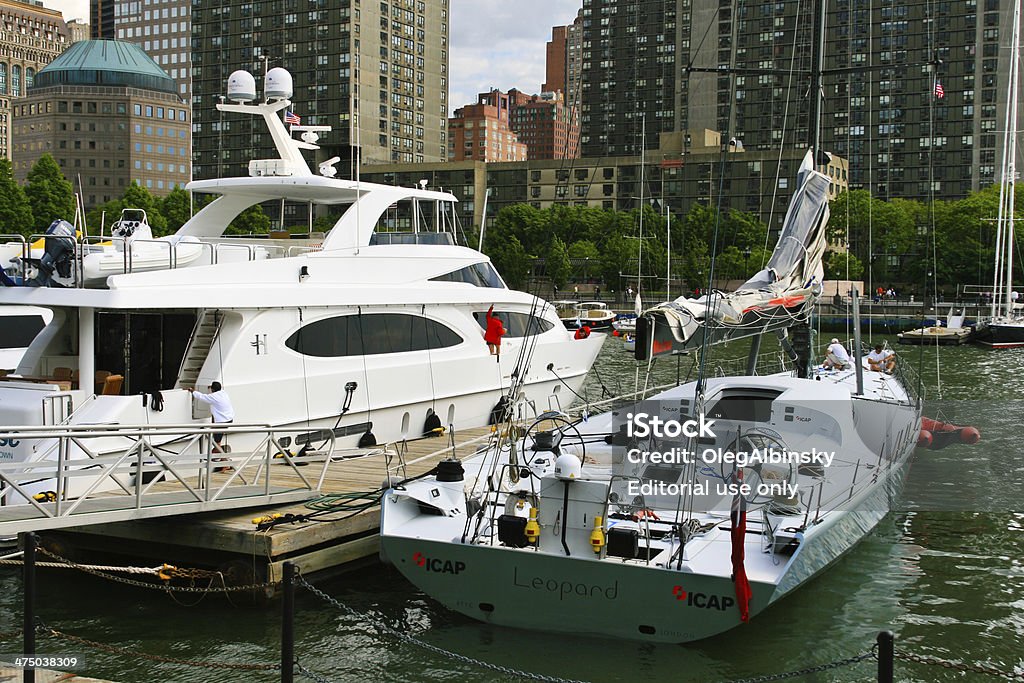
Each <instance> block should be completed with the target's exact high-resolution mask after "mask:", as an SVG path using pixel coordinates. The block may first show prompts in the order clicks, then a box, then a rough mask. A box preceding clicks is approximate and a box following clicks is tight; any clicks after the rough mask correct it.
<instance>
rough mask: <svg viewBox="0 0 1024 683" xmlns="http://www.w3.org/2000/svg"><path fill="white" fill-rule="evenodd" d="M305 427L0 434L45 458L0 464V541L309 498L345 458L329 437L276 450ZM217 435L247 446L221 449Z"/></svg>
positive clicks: (72, 428) (92, 428)
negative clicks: (35, 444)
mask: <svg viewBox="0 0 1024 683" xmlns="http://www.w3.org/2000/svg"><path fill="white" fill-rule="evenodd" d="M308 431H309V430H308V428H295V429H280V428H274V427H271V426H269V425H232V426H227V425H213V424H204V425H196V424H181V425H160V426H154V425H63V426H53V425H50V426H42V427H40V426H28V427H13V428H7V429H5V431H2V432H0V443H7V444H9V445H13V444H19V445H24V443H23V442H30V443H32V442H38V450H39V451H41V452H46V453H48V456H47V457H46V459H38V460H33V461H28V462H24V461H23V462H11V461H0V535H7V534H10V533H15V532H18V531H27V530H39V529H44V528H56V527H61V526H70V525H73V524H89V523H95V522H99V521H114V520H116V519H132V518H141V517H154V516H162V515H170V514H183V513H185V512H199V511H205V510H209V509H218V508H226V507H241V506H242V505H243V504H247V505H252V504H263V503H267V502H271V501H272V500H274V501H279V502H289V501H295V500H303V499H307V498H310V497H312V496H313V495H315V494H316V493H317V492H318V491H319V490H320V488H321V487H322V486H323V482H324V478H325V477H326V475H327V470H328V467H329V465H330V463H331V462H332V460H334V459H335V458H338V457H341V456H343V455H344V453H343V452H342V451H341V450H340V449H336V448H335V441H334V437H333V435H331V436H329V437H326V438H325V439H324V440H323V442H322V443H320V444H319V445H318V446H317V447H316V448H311V449H304V450H303V451H301V452H300V453H295V454H293V453H292V452H290V451H289V450H288V448H287V447H285V446H284V445H282V444H291V443H293V442H294V436H295V435H297V434H298V433H305V432H308ZM217 434H223V435H224V437H225V438H228V437H233V440H234V441H235V443H236V444H238V443H242V442H248V444H249V445H250V446H251V447H247V448H245V449H242V450H239V451H236V452H231V451H228V452H220V451H218V450H217V449H216V443H215V440H214V437H215V435H217ZM286 437H287V438H286ZM225 450H227V449H225ZM312 464H318V465H319V469H318V470H314V471H313V472H312V473H311V475H306V474H304V472H303V470H302V466H304V465H312Z"/></svg>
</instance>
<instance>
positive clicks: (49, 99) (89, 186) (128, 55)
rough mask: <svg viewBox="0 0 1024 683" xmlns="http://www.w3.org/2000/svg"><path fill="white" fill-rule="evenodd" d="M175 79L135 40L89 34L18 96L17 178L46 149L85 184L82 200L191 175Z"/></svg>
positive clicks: (155, 187)
mask: <svg viewBox="0 0 1024 683" xmlns="http://www.w3.org/2000/svg"><path fill="white" fill-rule="evenodd" d="M184 105H185V103H184V102H183V101H182V100H181V98H179V97H178V96H177V94H176V93H175V84H174V80H173V79H172V78H171V77H170V76H168V75H167V74H166V73H165V72H164V71H163V70H162V69H161V68H160V66H159V65H158V64H156V63H155V62H154V61H153V60H152V59H151V58H150V57H149V56H148V55H146V53H145V52H143V51H142V49H141V48H140V47H139V46H138V45H135V44H133V43H124V42H117V41H106V40H85V41H79V42H77V43H74V44H72V45H71V46H70V47H69V48H68V49H67V51H65V52H64V53H63V54H62V55H61V56H60V57H58V58H56V59H55V60H54V61H53V62H51V63H50V64H49V65H47V66H46V67H44V68H43V69H41V70H40V71H39V73H38V74H37V75H36V77H35V82H34V84H33V85H32V87H30V88H29V90H28V93H27V94H26V95H25V97H23V98H21V99H19V100H17V101H16V102H15V104H14V106H15V108H16V110H17V111H16V116H15V119H14V129H15V132H16V138H15V143H14V146H13V150H12V151H13V170H14V178H15V180H17V181H18V182H21V183H23V182H25V180H26V178H27V176H28V172H29V171H30V170H31V169H32V166H33V165H34V164H35V163H36V161H38V160H39V158H40V157H41V156H42V155H43V154H50V155H51V156H53V158H54V159H55V160H56V161H57V164H58V165H59V166H60V168H61V171H62V172H63V173H64V176H65V177H66V178H67V179H68V180H70V181H71V182H72V183H73V184H74V186H75V190H76V191H80V193H81V196H82V199H83V202H84V205H85V206H84V208H85V209H86V210H89V209H91V208H93V207H95V206H98V205H100V204H103V203H106V202H108V201H110V200H112V199H117V198H119V197H121V196H122V195H123V194H124V192H125V190H126V189H128V186H129V185H130V184H131V183H132V181H137V182H138V183H139V184H140V185H141V186H143V187H145V188H146V189H148V190H149V191H150V192H152V193H153V194H154V195H157V196H162V195H166V194H167V193H168V192H170V191H171V190H172V189H173V188H174V187H175V186H184V185H185V183H187V182H188V180H189V173H188V169H189V166H188V159H189V155H190V150H189V127H190V121H189V115H188V110H187V107H185V106H184Z"/></svg>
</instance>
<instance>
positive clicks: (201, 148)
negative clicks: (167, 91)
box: [192, 0, 449, 178]
mask: <svg viewBox="0 0 1024 683" xmlns="http://www.w3.org/2000/svg"><path fill="white" fill-rule="evenodd" d="M448 4H449V3H448V0H382V1H379V2H362V3H360V2H359V0H355V1H353V0H331V1H330V2H327V1H326V0H317V1H316V2H314V3H312V4H309V5H308V6H307V5H303V6H301V7H300V6H299V5H298V4H297V3H295V2H294V0H286V1H285V3H284V4H282V3H281V2H279V1H278V2H264V3H252V2H250V1H249V0H224V1H221V0H217V2H211V1H210V0H196V2H195V3H194V4H193V5H192V46H193V49H192V65H193V69H192V103H193V112H194V125H193V150H194V153H193V173H194V175H195V177H196V178H210V177H213V176H217V175H246V174H247V172H248V171H247V164H248V161H249V159H251V158H254V155H255V156H259V155H261V154H270V153H271V152H270V150H271V149H272V145H271V140H270V137H269V135H268V134H265V133H263V132H262V131H261V130H259V129H258V128H257V127H253V126H252V125H250V121H248V120H243V119H242V118H241V116H239V115H236V114H221V113H220V112H218V111H217V110H216V108H215V105H216V104H217V102H218V101H219V98H220V97H221V96H223V95H225V94H226V83H227V79H228V76H229V75H230V74H231V73H232V72H233V71H235V70H237V69H244V70H246V71H249V72H251V73H253V74H254V75H255V76H256V78H257V82H258V83H259V82H260V81H261V79H262V75H263V74H264V72H265V69H266V68H268V67H271V68H272V67H283V68H285V69H287V70H288V71H289V72H290V73H291V75H292V77H293V79H294V95H293V97H292V98H291V99H292V102H293V110H294V112H295V113H296V114H298V115H299V116H300V117H301V120H302V123H303V124H308V125H327V126H331V127H332V129H333V130H332V131H331V132H329V133H326V134H324V135H322V136H321V138H320V142H319V143H318V144H319V145H320V152H319V154H320V155H321V156H322V157H323V159H319V158H318V160H324V159H327V158H330V157H334V156H338V157H341V159H342V162H341V163H339V164H338V167H337V168H338V170H339V174H340V175H342V176H348V175H349V174H353V173H354V170H353V169H354V164H355V163H356V161H357V158H358V159H359V160H361V162H362V163H383V162H406V163H412V162H422V161H441V160H444V159H447V158H448V139H447V119H448V78H449V74H448V50H449V45H448V26H449V14H448V12H449V8H448ZM356 147H358V149H360V150H361V153H360V154H355V153H353V149H355V148H356Z"/></svg>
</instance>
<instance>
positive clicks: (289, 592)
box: [281, 562, 295, 683]
mask: <svg viewBox="0 0 1024 683" xmlns="http://www.w3.org/2000/svg"><path fill="white" fill-rule="evenodd" d="M281 602H282V609H281V683H293V681H294V680H295V564H294V563H293V562H285V563H284V596H283V600H282V601H281Z"/></svg>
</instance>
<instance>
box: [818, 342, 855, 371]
mask: <svg viewBox="0 0 1024 683" xmlns="http://www.w3.org/2000/svg"><path fill="white" fill-rule="evenodd" d="M849 364H850V354H848V353H847V352H846V348H845V347H844V346H843V345H842V344H840V343H839V340H838V339H836V338H835V337H833V338H832V342H831V343H830V344H829V345H828V348H827V349H825V363H824V367H825V368H826V369H828V368H834V369H836V370H843V369H844V368H846V366H847V365H849Z"/></svg>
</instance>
